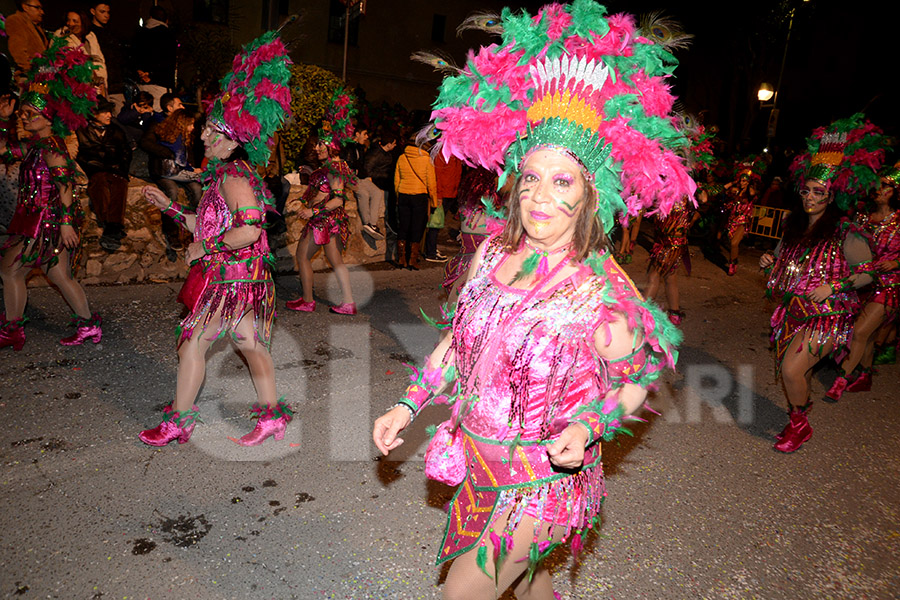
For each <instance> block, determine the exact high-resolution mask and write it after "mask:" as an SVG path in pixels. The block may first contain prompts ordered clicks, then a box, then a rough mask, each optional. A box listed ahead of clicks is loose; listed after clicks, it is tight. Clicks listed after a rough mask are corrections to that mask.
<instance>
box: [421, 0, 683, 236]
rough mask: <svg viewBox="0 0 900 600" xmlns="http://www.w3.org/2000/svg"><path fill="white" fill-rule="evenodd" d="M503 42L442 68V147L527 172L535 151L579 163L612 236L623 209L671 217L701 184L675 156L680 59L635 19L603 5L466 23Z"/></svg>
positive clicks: (578, 3) (585, 0)
mask: <svg viewBox="0 0 900 600" xmlns="http://www.w3.org/2000/svg"><path fill="white" fill-rule="evenodd" d="M479 23H482V24H483V25H482V28H483V29H485V30H487V31H489V32H492V33H497V34H499V35H501V37H502V41H501V42H500V43H499V44H492V45H490V46H487V47H482V48H479V49H478V50H477V51H470V53H469V56H468V61H467V64H466V66H465V68H462V69H459V68H457V67H455V66H453V65H452V64H444V65H440V64H436V65H435V66H437V67H438V68H441V69H442V70H445V71H447V72H448V73H449V75H448V76H447V77H446V78H445V79H444V81H443V83H442V85H441V88H440V92H439V95H438V98H437V100H436V101H435V103H434V111H433V112H432V124H431V125H430V126H429V131H430V132H431V134H433V135H434V136H435V137H437V138H438V139H437V145H436V146H435V149H434V152H443V153H444V155H445V156H450V155H454V156H456V157H458V158H460V159H461V160H463V161H464V162H466V163H468V164H470V165H480V166H484V167H487V168H489V169H493V170H495V171H497V172H499V173H501V180H500V185H502V184H503V181H504V180H505V179H506V177H507V176H508V175H510V174H515V173H518V171H519V169H520V167H521V164H522V161H523V160H524V158H525V157H526V156H527V155H528V154H529V152H532V151H534V150H535V149H536V148H554V149H557V150H560V151H562V152H564V153H565V154H567V155H569V156H572V157H573V158H574V159H575V161H576V163H577V164H579V165H580V166H581V167H582V169H583V171H584V173H585V175H586V177H587V179H588V180H589V181H591V182H592V184H593V185H594V187H595V188H596V190H597V195H598V206H597V214H598V217H599V219H600V221H601V223H602V226H603V229H604V230H605V231H607V232H608V231H609V230H610V229H611V228H612V227H613V225H614V222H615V215H616V214H623V213H626V212H627V213H629V214H637V213H638V212H639V211H640V210H642V209H650V211H651V212H653V211H660V212H662V213H667V212H668V211H669V210H670V209H671V207H672V206H673V205H674V204H675V203H676V202H678V201H679V200H680V199H681V198H682V197H684V196H688V197H690V198H693V196H694V191H695V189H696V186H695V184H694V182H693V181H692V180H691V178H690V177H689V176H688V171H687V168H686V166H685V164H684V161H683V159H682V158H680V157H679V156H678V155H677V154H676V150H677V149H678V148H680V147H683V146H686V145H687V143H688V142H687V140H686V139H685V137H684V136H683V135H682V134H681V133H680V132H679V131H678V129H677V128H676V127H675V125H674V120H673V119H672V118H671V111H672V104H673V102H674V98H673V96H672V94H671V93H670V92H669V85H668V84H667V83H666V79H667V78H668V77H669V76H670V75H671V73H672V71H673V70H674V68H675V65H676V64H677V61H676V60H675V58H674V57H673V56H672V55H671V54H670V53H669V52H668V51H667V50H666V48H665V47H664V46H663V45H662V44H661V43H657V42H654V41H651V39H648V38H647V37H645V36H644V35H642V33H641V32H640V31H639V30H638V29H637V27H636V26H635V21H634V18H633V17H631V16H629V15H613V16H610V17H608V18H607V16H606V9H605V8H604V7H602V6H600V5H599V4H597V3H596V2H594V1H593V0H574V1H573V2H572V3H571V4H569V5H562V4H549V5H547V6H544V7H543V8H542V9H541V10H540V11H539V12H538V13H537V15H535V16H534V17H531V16H530V15H529V14H528V13H526V12H521V13H516V14H514V13H512V11H510V10H509V9H504V10H503V12H502V14H501V16H500V17H499V18H498V17H495V16H492V15H479V16H477V17H476V18H473V19H470V20H468V21H466V23H465V24H464V27H465V28H466V29H471V28H474V27H476V26H477V25H478V24H479Z"/></svg>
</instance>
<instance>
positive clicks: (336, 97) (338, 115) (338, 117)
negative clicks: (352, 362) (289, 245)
mask: <svg viewBox="0 0 900 600" xmlns="http://www.w3.org/2000/svg"><path fill="white" fill-rule="evenodd" d="M354 114H356V109H355V108H354V99H353V96H352V95H350V93H349V92H347V91H346V90H345V89H344V88H343V87H340V86H339V87H338V88H337V89H335V91H334V93H333V94H332V98H331V102H330V103H329V106H328V109H327V110H326V114H325V116H324V118H323V120H322V125H321V127H320V128H319V132H318V135H317V136H316V137H314V138H312V139H311V142H314V147H315V152H316V158H317V159H318V160H319V162H320V163H321V166H320V167H319V168H318V169H316V170H315V171H313V173H312V174H311V175H310V176H309V186H308V187H307V188H306V193H305V194H304V195H303V204H304V207H303V208H301V209H300V211H299V212H298V214H299V216H300V218H302V219H306V220H307V221H306V225H305V226H304V227H303V231H302V232H301V234H300V241H299V242H298V243H297V254H296V257H297V264H298V265H299V267H300V268H299V270H300V284H301V286H302V287H303V293H302V295H301V296H300V297H299V298H297V299H296V300H288V302H287V303H286V304H285V306H287V308H289V309H291V310H297V311H301V312H312V311H314V310H316V301H315V300H314V298H313V268H312V258H313V256H315V255H316V252H318V251H319V248H324V249H325V258H326V259H327V260H328V262H329V263H330V264H331V268H332V269H334V274H335V277H337V280H338V283H339V284H340V286H341V303H340V304H338V305H336V306H332V307H330V308H329V310H330V311H331V312H333V313H336V314H339V315H348V316H352V315H355V314H356V303H355V302H354V301H353V292H352V290H351V289H350V271H349V270H348V269H347V265H345V264H344V259H343V258H342V257H341V253H342V252H343V251H344V249H345V248H346V247H347V242H349V241H350V218H349V217H348V216H347V212H346V211H345V210H344V200H345V198H346V190H347V189H348V188H349V187H350V186H352V185H354V184H355V183H356V177H355V176H354V175H353V172H352V171H351V170H350V167H349V166H347V163H345V162H344V161H343V160H341V159H340V157H339V152H340V149H341V147H342V146H343V145H344V144H346V143H347V142H349V141H350V140H351V139H352V138H353V122H352V120H351V118H352V117H353V115H354Z"/></svg>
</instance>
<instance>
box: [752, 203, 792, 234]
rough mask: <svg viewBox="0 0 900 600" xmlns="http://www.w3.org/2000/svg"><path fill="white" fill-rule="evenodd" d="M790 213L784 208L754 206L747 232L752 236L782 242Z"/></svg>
mask: <svg viewBox="0 0 900 600" xmlns="http://www.w3.org/2000/svg"><path fill="white" fill-rule="evenodd" d="M790 212H791V211H789V210H786V209H784V208H774V207H772V206H759V205H758V204H754V205H753V213H752V214H751V215H750V226H749V227H748V228H747V232H748V233H749V234H751V235H758V236H761V237H767V238H774V239H776V240H780V239H781V235H782V227H783V225H784V220H785V218H787V216H788V214H789V213H790Z"/></svg>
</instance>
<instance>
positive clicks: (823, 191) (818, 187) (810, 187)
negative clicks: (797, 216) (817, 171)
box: [798, 179, 831, 215]
mask: <svg viewBox="0 0 900 600" xmlns="http://www.w3.org/2000/svg"><path fill="white" fill-rule="evenodd" d="M798 193H799V194H800V198H801V200H802V202H803V210H804V212H806V214H809V215H816V214H820V213H823V212H825V207H826V206H828V202H830V201H831V195H830V194H829V193H828V186H827V185H826V184H824V183H822V182H821V181H818V180H816V179H809V180H807V181H806V183H804V184H803V187H802V188H800V190H799V191H798Z"/></svg>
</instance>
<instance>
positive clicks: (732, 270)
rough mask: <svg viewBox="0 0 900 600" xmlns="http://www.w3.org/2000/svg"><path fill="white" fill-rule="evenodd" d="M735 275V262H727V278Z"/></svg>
mask: <svg viewBox="0 0 900 600" xmlns="http://www.w3.org/2000/svg"><path fill="white" fill-rule="evenodd" d="M736 273H737V261H736V260H730V261H728V276H729V277H734V275H735V274H736Z"/></svg>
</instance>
